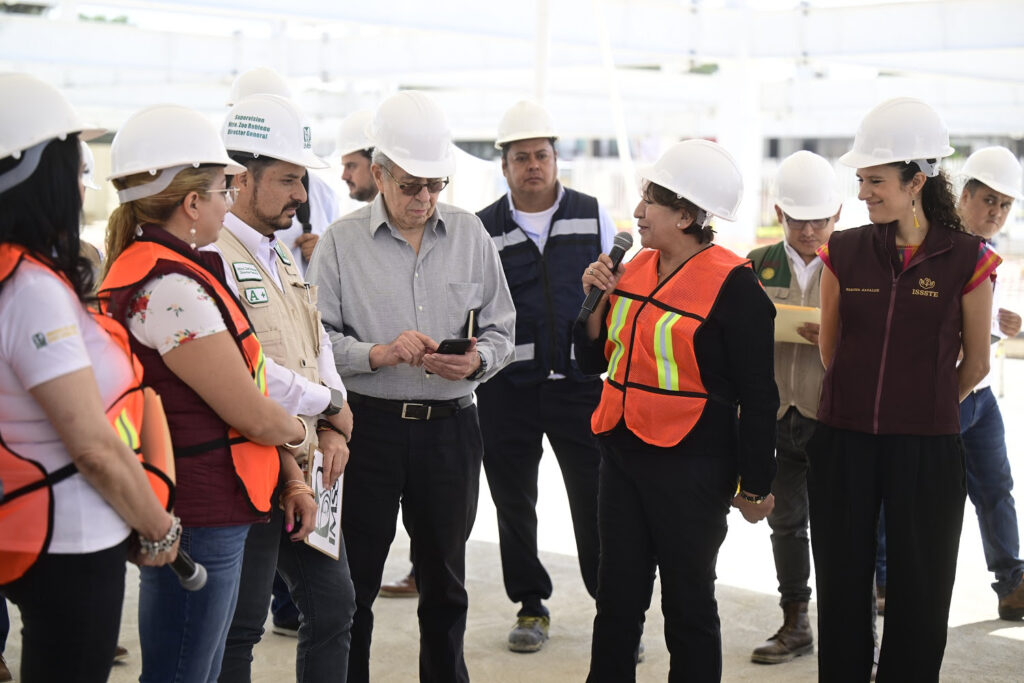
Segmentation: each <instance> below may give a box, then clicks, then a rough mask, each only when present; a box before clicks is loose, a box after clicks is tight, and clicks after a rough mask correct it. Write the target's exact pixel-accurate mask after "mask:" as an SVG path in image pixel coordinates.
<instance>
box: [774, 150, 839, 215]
mask: <svg viewBox="0 0 1024 683" xmlns="http://www.w3.org/2000/svg"><path fill="white" fill-rule="evenodd" d="M775 185H776V192H775V197H776V202H777V203H778V205H779V208H781V209H782V210H783V211H784V212H785V214H786V215H787V216H791V217H793V218H796V219H797V220H801V221H812V220H817V219H819V218H830V217H832V216H834V215H836V212H837V211H839V207H840V206H842V204H843V200H842V198H841V197H840V196H839V191H838V189H837V185H838V183H837V180H836V171H835V169H834V168H832V164H830V163H829V162H828V161H827V160H825V159H824V158H823V157H820V156H818V155H817V154H815V153H814V152H808V151H806V150H800V151H799V152H797V153H795V154H791V155H789V156H788V157H786V158H785V159H783V161H782V163H781V164H779V173H778V175H777V176H776V178H775Z"/></svg>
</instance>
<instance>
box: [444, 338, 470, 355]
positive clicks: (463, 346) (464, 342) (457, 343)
mask: <svg viewBox="0 0 1024 683" xmlns="http://www.w3.org/2000/svg"><path fill="white" fill-rule="evenodd" d="M472 345H473V340H472V339H445V340H444V341H442V342H441V343H440V344H438V345H437V351H435V353H456V354H458V353H466V352H467V351H469V347H470V346H472Z"/></svg>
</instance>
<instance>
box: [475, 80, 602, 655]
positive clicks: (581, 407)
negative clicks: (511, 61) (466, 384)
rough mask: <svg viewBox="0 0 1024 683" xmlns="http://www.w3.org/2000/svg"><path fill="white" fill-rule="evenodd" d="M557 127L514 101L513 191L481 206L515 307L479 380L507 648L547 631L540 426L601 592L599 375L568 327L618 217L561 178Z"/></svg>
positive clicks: (502, 139)
mask: <svg viewBox="0 0 1024 683" xmlns="http://www.w3.org/2000/svg"><path fill="white" fill-rule="evenodd" d="M557 137H558V134H557V132H556V131H555V127H554V125H553V123H552V121H551V117H550V115H549V114H548V112H547V110H545V109H544V107H542V106H541V105H539V104H536V103H534V102H529V101H525V100H524V101H520V102H517V103H516V104H515V105H513V106H512V107H511V108H510V109H509V110H508V111H507V112H506V113H505V115H504V117H503V118H502V120H501V122H500V124H499V125H498V137H497V141H496V142H495V144H494V146H495V147H496V148H497V149H499V150H501V171H502V173H503V174H504V176H505V180H506V181H507V182H508V192H507V193H506V194H504V195H502V196H501V197H499V198H498V199H497V200H496V201H495V202H494V203H493V204H491V205H490V206H488V207H486V208H484V209H482V210H481V211H479V212H477V215H478V216H480V220H481V221H483V224H484V227H485V228H487V232H488V233H490V235H491V238H492V239H493V240H494V243H495V245H496V246H497V247H498V253H499V254H500V255H501V265H502V268H503V269H504V270H505V278H506V279H507V280H508V285H509V290H510V291H511V292H512V300H513V301H514V302H515V305H516V355H515V358H514V360H513V361H512V362H511V363H510V364H509V365H508V366H507V367H506V368H505V369H504V370H502V371H501V372H499V373H498V374H497V376H495V377H494V378H493V379H491V380H490V381H488V382H487V383H485V384H482V385H481V386H480V388H479V389H477V401H478V402H479V409H480V430H481V432H482V433H483V436H484V471H486V473H487V483H488V485H489V486H490V490H491V498H492V499H493V500H494V505H495V508H496V509H497V513H498V538H499V542H500V546H501V568H502V573H503V576H504V580H505V592H506V593H507V594H508V597H509V599H511V600H512V602H514V603H521V605H522V606H521V608H520V609H519V613H518V615H517V617H516V623H515V626H514V627H513V628H512V631H511V632H510V633H509V635H508V647H509V649H510V650H512V651H514V652H536V651H538V650H540V649H541V648H542V647H543V646H544V642H545V641H547V639H548V630H549V627H550V623H551V621H550V620H551V617H550V614H549V611H548V609H547V607H545V606H544V604H543V602H542V601H543V600H547V599H548V598H550V597H551V592H552V585H551V577H550V576H549V575H548V573H547V571H546V570H545V568H544V565H543V564H542V563H541V561H540V558H539V557H538V554H537V511H536V506H537V472H538V467H539V465H540V459H541V456H542V454H543V452H544V446H543V442H542V439H543V437H544V435H545V434H546V435H547V437H548V440H549V442H550V443H551V446H552V448H553V450H554V452H555V457H556V458H557V459H558V464H559V466H560V467H561V470H562V477H563V479H564V480H565V489H566V494H567V495H568V498H569V508H570V511H571V513H572V522H573V529H574V532H575V536H576V550H577V554H578V556H579V564H580V571H581V573H582V575H583V582H584V584H585V585H586V588H587V592H589V593H590V595H591V596H596V595H597V564H598V538H597V471H598V466H599V464H600V462H601V455H600V453H599V452H598V450H597V444H596V443H595V441H594V436H593V434H592V433H591V431H590V416H591V415H592V414H593V412H594V409H595V408H596V407H597V404H598V401H599V400H600V398H601V379H600V376H599V375H588V374H586V373H584V372H582V371H581V370H580V369H579V366H578V365H577V364H576V362H575V360H574V359H573V354H572V339H571V328H572V323H573V321H574V320H575V319H576V316H577V314H579V311H580V306H581V304H582V303H583V296H584V295H583V290H582V288H581V287H580V283H579V274H580V273H581V272H582V271H583V269H584V268H585V267H586V266H587V264H589V263H590V262H591V261H594V260H596V259H597V257H598V255H599V254H601V253H602V252H605V253H607V252H608V251H610V250H611V246H612V241H613V240H614V238H615V225H614V224H613V223H612V220H611V218H610V217H609V216H608V214H607V212H605V211H604V210H602V209H601V208H600V206H599V204H598V201H597V199H595V198H594V197H591V196H589V195H586V194H583V193H582V192H577V191H576V190H572V189H568V188H566V187H563V186H562V184H561V183H560V182H559V181H558V152H557V151H556V150H555V140H556V139H557Z"/></svg>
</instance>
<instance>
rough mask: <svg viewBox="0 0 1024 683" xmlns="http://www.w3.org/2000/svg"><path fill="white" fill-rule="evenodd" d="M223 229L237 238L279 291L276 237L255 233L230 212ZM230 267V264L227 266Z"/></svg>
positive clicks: (226, 215)
mask: <svg viewBox="0 0 1024 683" xmlns="http://www.w3.org/2000/svg"><path fill="white" fill-rule="evenodd" d="M224 227H225V228H226V229H228V230H230V231H231V234H232V235H234V236H235V237H237V238H238V241H239V242H241V243H242V246H244V247H245V248H246V249H247V250H248V251H249V253H250V254H252V255H253V257H254V258H255V259H256V260H257V261H258V262H259V264H260V265H261V266H262V267H263V269H264V270H265V271H267V273H269V274H270V279H271V280H273V281H274V284H275V285H277V288H278V289H281V276H280V275H279V274H278V272H277V259H278V256H277V252H276V251H275V249H274V248H275V247H276V246H277V237H276V236H271V237H267V236H266V235H262V234H260V233H259V232H257V231H256V229H255V228H253V227H252V226H250V225H249V224H248V223H246V222H245V221H243V220H242V219H241V218H239V217H238V216H236V215H235V214H233V213H231V212H230V211H229V212H228V213H227V214H225V215H224ZM228 265H229V266H230V264H228Z"/></svg>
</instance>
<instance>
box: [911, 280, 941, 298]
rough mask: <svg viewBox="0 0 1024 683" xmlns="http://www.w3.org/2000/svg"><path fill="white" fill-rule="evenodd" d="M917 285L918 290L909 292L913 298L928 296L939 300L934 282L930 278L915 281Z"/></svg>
mask: <svg viewBox="0 0 1024 683" xmlns="http://www.w3.org/2000/svg"><path fill="white" fill-rule="evenodd" d="M917 285H918V287H920V289H917V288H915V289H913V290H911V293H912V294H914V295H915V296H930V297H932V298H935V299H938V298H939V293H938V292H937V291H935V280H933V279H931V278H930V277H923V278H921V279H920V280H918V281H917Z"/></svg>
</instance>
